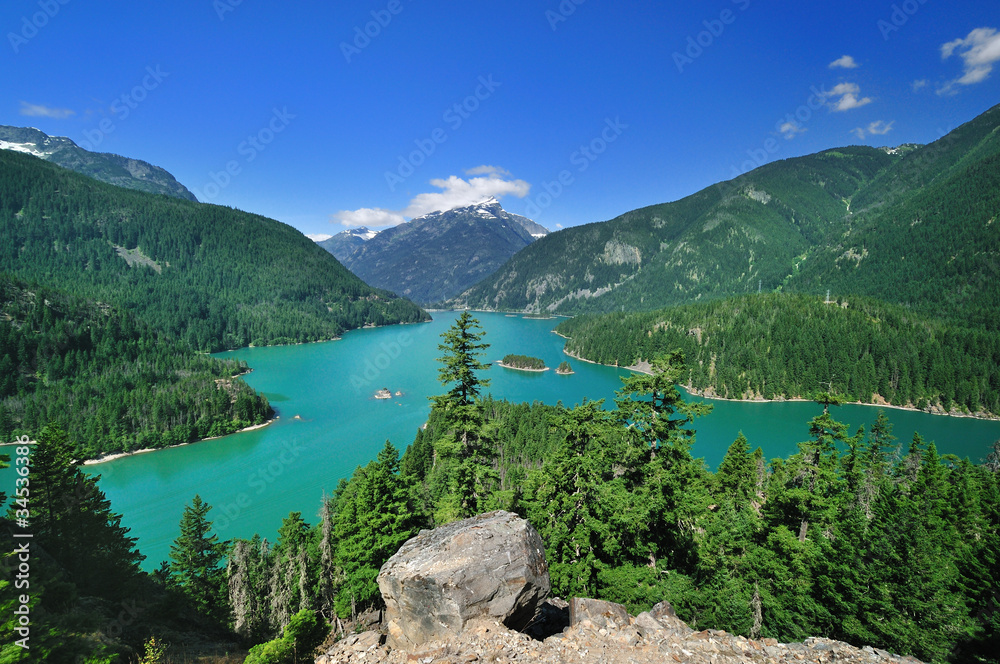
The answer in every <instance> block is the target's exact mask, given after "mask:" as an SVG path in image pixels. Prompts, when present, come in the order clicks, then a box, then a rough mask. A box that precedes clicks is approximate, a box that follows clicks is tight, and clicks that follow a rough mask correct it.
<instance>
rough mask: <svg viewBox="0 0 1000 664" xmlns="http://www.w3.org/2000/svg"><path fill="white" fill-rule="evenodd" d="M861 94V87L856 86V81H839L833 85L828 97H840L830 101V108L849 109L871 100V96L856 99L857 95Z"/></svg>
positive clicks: (836, 109)
mask: <svg viewBox="0 0 1000 664" xmlns="http://www.w3.org/2000/svg"><path fill="white" fill-rule="evenodd" d="M860 94H861V88H860V87H858V84H857V83H839V84H837V85H835V86H833V89H831V90H830V95H829V96H830V97H840V99H838V100H836V101H833V102H831V103H830V108H832V109H833V110H834V111H850V110H851V109H854V108H861V107H862V106H864V105H866V104H870V103H871V102H872V98H871V97H862V98H861V99H858V95H860Z"/></svg>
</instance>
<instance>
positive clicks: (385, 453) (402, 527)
mask: <svg viewBox="0 0 1000 664" xmlns="http://www.w3.org/2000/svg"><path fill="white" fill-rule="evenodd" d="M398 471H399V452H397V451H396V448H394V447H393V446H392V445H391V444H390V443H389V442H388V441H386V444H385V447H384V448H382V451H381V452H379V455H378V458H377V459H376V460H375V461H372V462H371V463H369V464H368V465H367V466H365V467H364V468H360V467H359V468H358V469H357V470H355V471H354V475H353V476H352V477H351V481H350V482H348V483H347V485H346V486H344V487H343V489H342V490H340V491H338V492H337V495H336V497H335V499H334V503H333V506H332V509H331V511H332V512H333V538H334V540H335V541H336V548H335V550H334V557H335V559H336V560H337V561H338V563H339V565H340V567H341V569H342V570H343V581H342V583H341V584H340V587H339V589H338V592H337V599H336V609H337V613H338V614H339V615H340V616H341V617H349V616H350V615H351V614H352V611H356V610H357V609H358V608H367V607H368V606H371V605H372V604H375V603H377V602H378V601H380V598H379V594H378V585H377V584H376V583H375V577H376V576H378V571H379V568H381V567H382V565H383V564H385V561H387V560H388V559H389V557H390V556H392V554H394V553H395V552H396V551H397V550H398V549H399V547H400V546H402V545H403V542H405V541H406V540H408V539H410V538H411V537H412V536H414V535H416V534H417V531H418V530H419V525H420V523H421V519H420V518H419V516H418V515H417V514H416V513H415V509H414V505H413V500H412V497H411V493H410V487H409V484H408V482H407V480H406V478H404V477H402V476H400V475H399V472H398Z"/></svg>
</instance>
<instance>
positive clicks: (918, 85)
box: [910, 78, 927, 92]
mask: <svg viewBox="0 0 1000 664" xmlns="http://www.w3.org/2000/svg"><path fill="white" fill-rule="evenodd" d="M926 87H927V79H926V78H922V79H920V80H918V81H914V82H913V83H910V88H912V89H913V91H914V92H916V91H917V90H922V89H924V88H926Z"/></svg>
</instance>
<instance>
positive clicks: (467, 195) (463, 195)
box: [331, 166, 531, 226]
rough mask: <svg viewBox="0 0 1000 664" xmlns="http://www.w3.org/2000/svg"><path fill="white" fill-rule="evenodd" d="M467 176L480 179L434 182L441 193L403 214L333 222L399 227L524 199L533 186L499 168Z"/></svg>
mask: <svg viewBox="0 0 1000 664" xmlns="http://www.w3.org/2000/svg"><path fill="white" fill-rule="evenodd" d="M465 173H466V175H480V176H481V177H470V178H468V179H464V178H461V177H458V176H457V175H452V176H450V177H448V178H445V179H441V178H438V179H434V180H431V182H430V183H431V185H433V186H434V187H437V188H438V189H440V190H441V191H434V192H427V193H423V194H417V195H416V196H414V197H413V199H412V200H410V203H409V205H407V206H406V208H405V209H403V210H387V209H385V208H360V209H358V210H341V211H340V212H337V213H335V214H333V215H332V218H331V221H333V222H336V223H339V224H342V225H344V226H396V225H398V224H401V223H403V222H404V221H406V220H407V219H412V218H413V217H419V216H420V215H423V214H427V213H429V212H435V211H437V210H451V209H452V208H457V207H462V206H465V205H472V204H473V203H479V202H480V201H484V200H486V199H487V198H489V197H490V196H494V197H496V198H502V197H504V196H507V195H511V196H516V197H517V198H524V197H525V196H527V195H528V192H529V191H530V190H531V185H530V184H528V183H527V182H525V181H524V180H513V179H508V178H507V177H505V176H509V175H510V174H509V173H508V172H507V171H505V170H504V169H502V168H499V167H496V166H477V167H475V168H470V169H469V170H467V171H466V172H465Z"/></svg>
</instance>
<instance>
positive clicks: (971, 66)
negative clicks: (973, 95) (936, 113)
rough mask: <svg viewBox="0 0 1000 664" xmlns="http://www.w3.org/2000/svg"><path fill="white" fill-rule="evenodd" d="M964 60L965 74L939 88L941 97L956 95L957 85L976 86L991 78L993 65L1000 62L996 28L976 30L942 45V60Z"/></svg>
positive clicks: (999, 44) (998, 35) (999, 46)
mask: <svg viewBox="0 0 1000 664" xmlns="http://www.w3.org/2000/svg"><path fill="white" fill-rule="evenodd" d="M952 55H958V57H960V58H962V63H963V70H964V72H963V74H962V75H961V76H959V77H958V78H956V79H953V80H951V81H948V82H947V83H945V84H944V85H943V86H941V87H940V88H938V91H937V92H938V94H939V95H946V94H954V93H955V86H956V85H974V84H976V83H981V82H982V81H985V80H986V79H987V78H989V75H990V72H992V71H993V65H994V64H996V63H997V62H998V61H1000V33H998V32H997V30H996V28H976V29H975V30H973V31H972V32H970V33H969V34H968V35H967V36H966V37H965V38H964V39H955V40H954V41H950V42H948V43H947V44H942V45H941V58H942V59H943V60H947V59H948V58H950V57H951V56H952Z"/></svg>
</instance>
